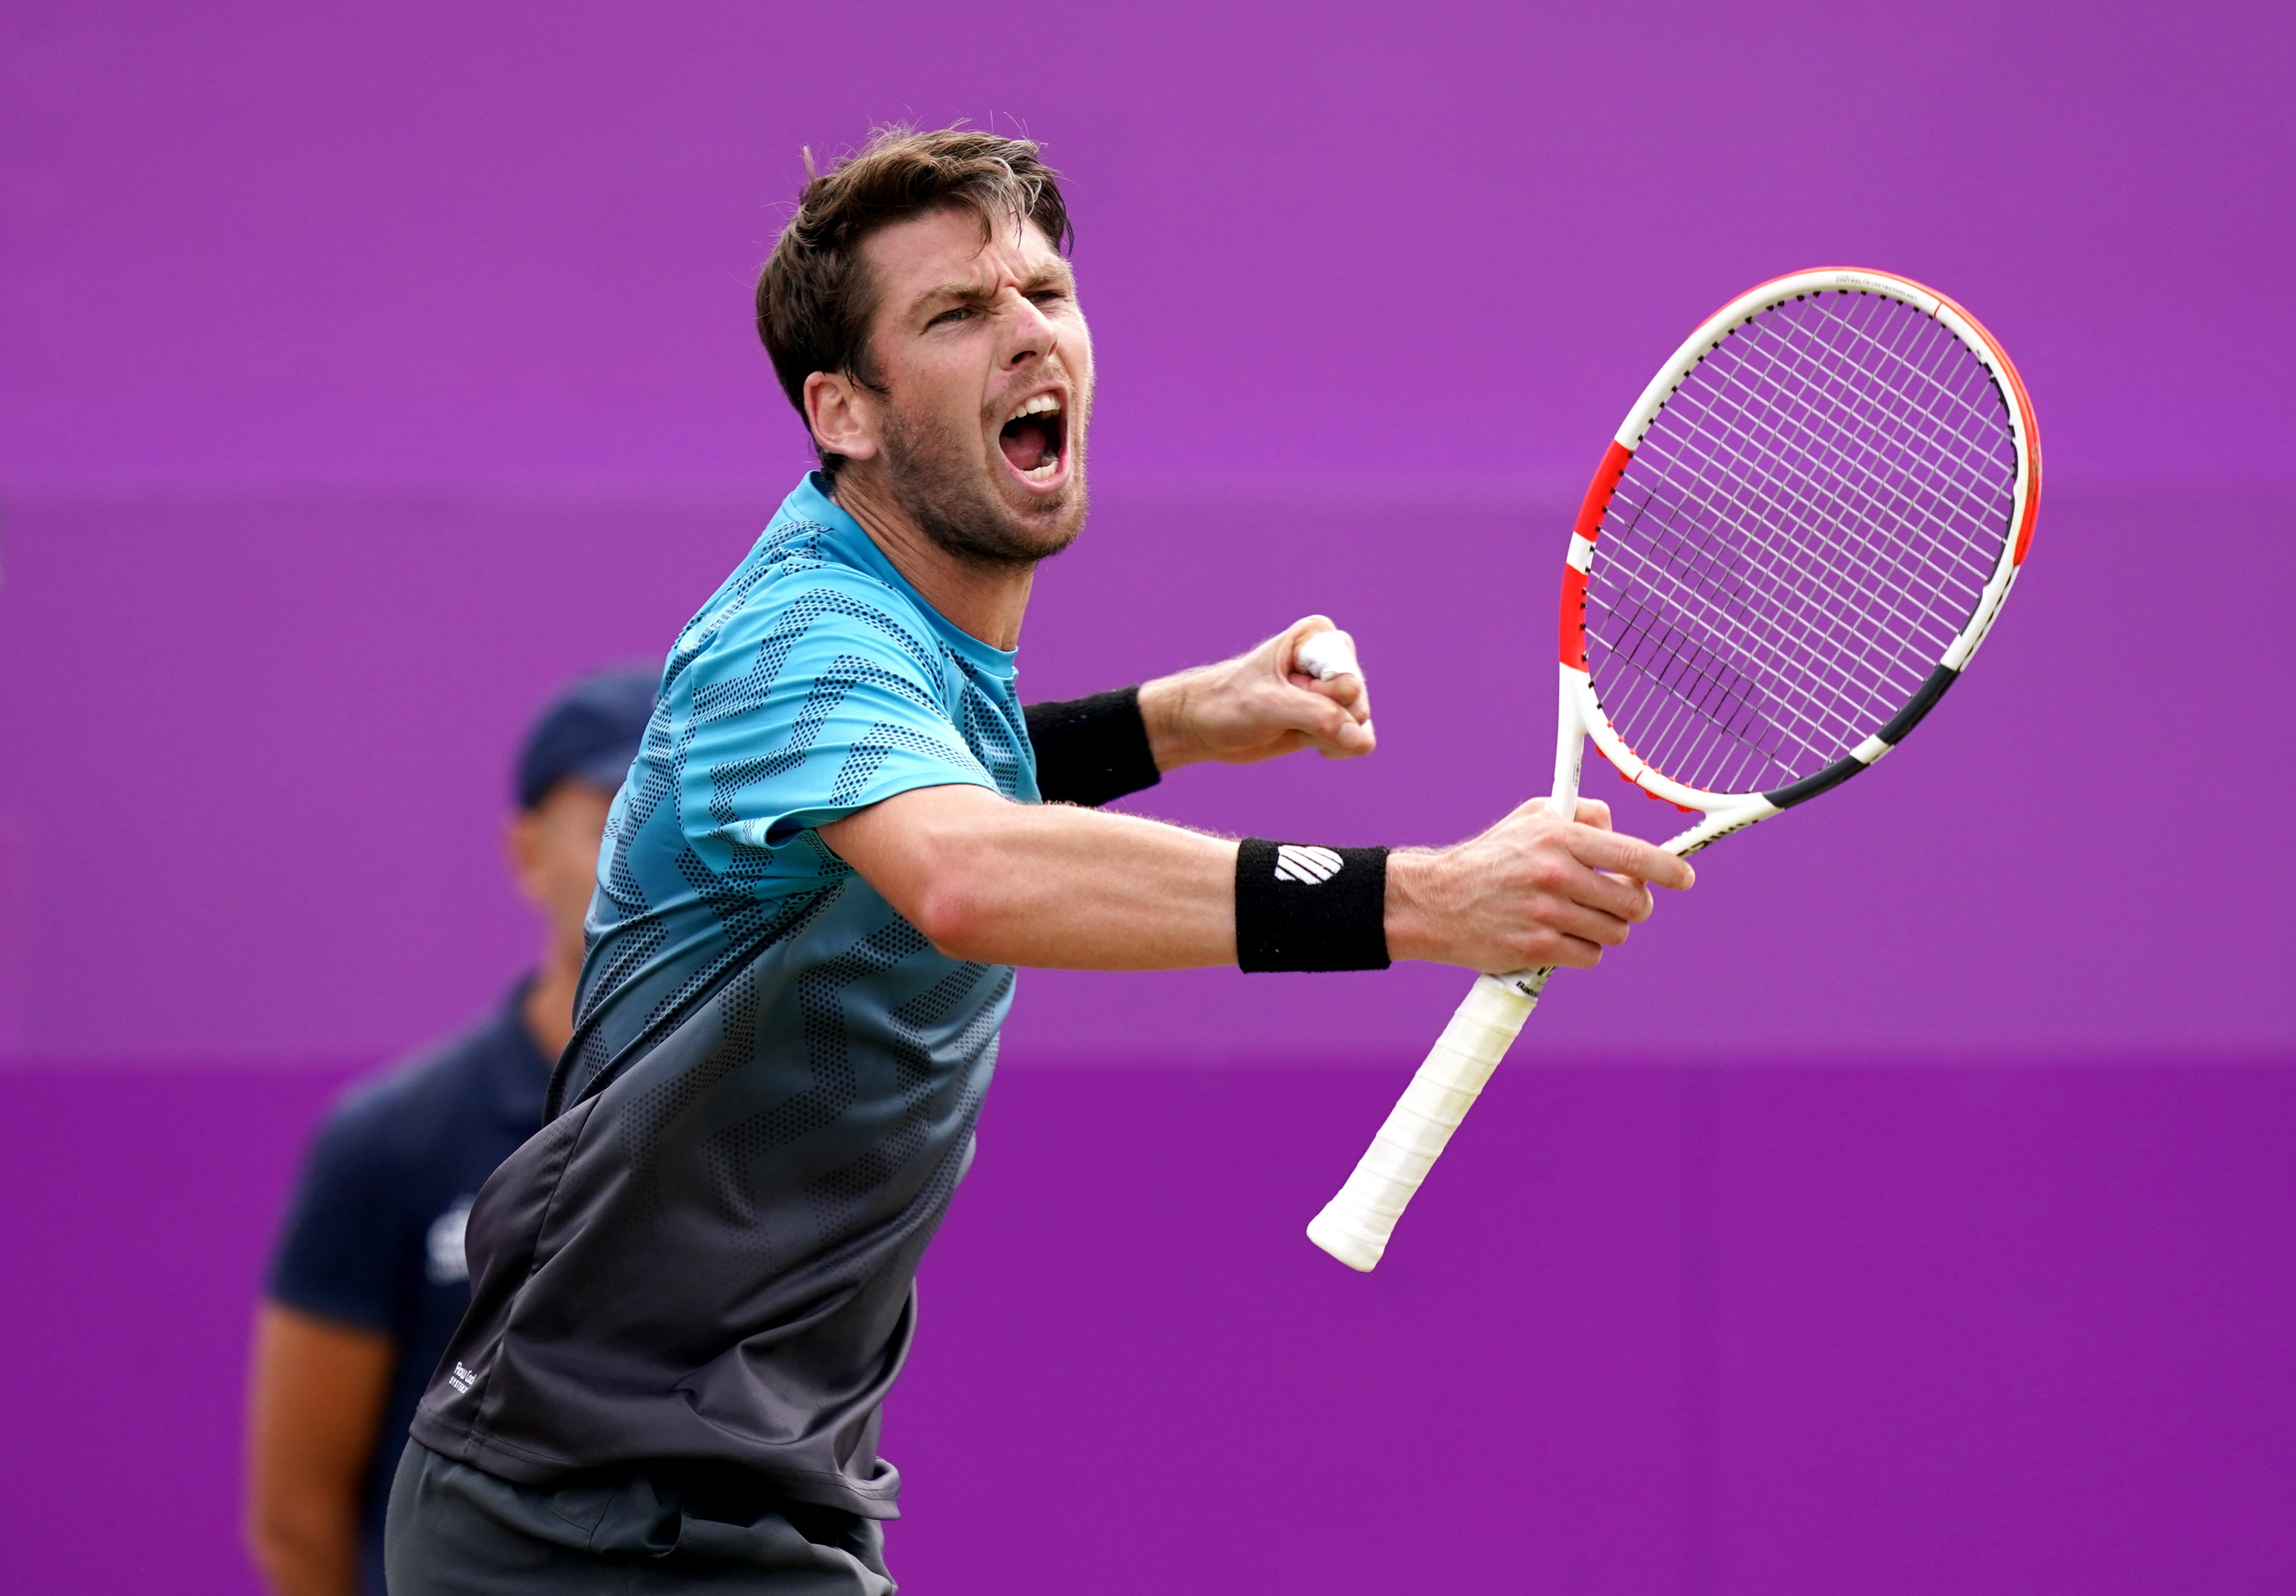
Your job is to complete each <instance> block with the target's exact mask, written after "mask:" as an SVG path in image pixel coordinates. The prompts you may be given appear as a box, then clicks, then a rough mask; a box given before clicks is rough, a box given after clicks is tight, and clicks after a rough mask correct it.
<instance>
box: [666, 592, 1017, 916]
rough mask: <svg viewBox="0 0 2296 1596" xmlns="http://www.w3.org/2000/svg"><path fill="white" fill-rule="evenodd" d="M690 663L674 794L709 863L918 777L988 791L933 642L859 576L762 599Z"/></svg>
mask: <svg viewBox="0 0 2296 1596" xmlns="http://www.w3.org/2000/svg"><path fill="white" fill-rule="evenodd" d="M761 608H764V607H761ZM694 666H695V669H694V670H693V673H692V675H693V687H692V692H693V710H692V719H691V722H690V724H691V725H692V728H693V739H692V741H691V743H690V745H689V747H688V748H687V749H686V754H685V771H684V772H683V784H684V791H683V793H682V795H681V798H682V802H683V804H684V806H685V819H686V825H685V831H686V836H687V839H688V840H689V842H690V843H691V844H692V846H693V848H694V851H695V852H696V853H697V854H698V855H701V858H702V859H703V860H704V861H705V862H706V863H709V864H710V865H711V866H712V867H713V868H715V869H719V870H724V869H726V868H727V867H728V866H729V865H737V863H738V857H739V855H742V854H744V853H750V854H755V853H758V852H763V853H767V854H771V853H774V852H776V851H778V850H780V849H782V848H783V847H786V846H787V845H788V844H789V843H791V841H793V840H794V839H797V838H799V836H801V835H802V834H803V833H805V832H806V831H810V830H811V829H812V828H814V827H816V826H820V825H825V824H827V823H830V822H831V821H834V820H840V819H842V818H844V817H845V816H846V815H848V814H852V813H853V812H854V811H856V810H857V809H865V808H866V807H868V806H870V805H871V804H874V803H879V802H881V801H882V800H884V799H886V798H891V797H893V796H894V795H895V794H896V793H901V792H906V791H909V790H913V789H914V788H919V787H946V786H949V785H952V784H958V783H962V784H964V785H968V786H977V787H986V788H988V789H989V790H992V791H994V790H996V780H995V778H994V777H993V776H991V774H990V773H989V772H988V768H987V767H986V766H985V765H982V763H981V761H980V758H979V757H977V756H976V755H975V754H974V753H973V752H972V749H970V748H969V747H967V746H966V743H965V740H964V736H963V734H962V733H960V732H959V731H958V729H957V727H956V724H955V721H954V719H953V718H952V716H951V713H950V710H949V708H947V703H948V700H950V699H952V698H953V697H954V696H955V688H954V687H953V686H952V685H951V682H950V677H951V674H952V672H953V668H954V667H952V666H951V665H950V664H948V663H947V661H946V660H945V659H944V658H943V656H942V651H941V646H940V644H939V642H938V641H937V640H935V639H934V637H933V636H932V634H931V631H930V630H929V629H928V628H927V627H926V626H924V624H923V623H922V620H921V619H920V618H917V617H916V616H915V615H914V611H913V610H912V609H911V607H910V606H908V605H907V604H906V603H904V602H902V601H901V600H899V599H898V597H897V596H896V595H894V594H892V593H890V592H886V591H885V590H883V589H881V588H878V587H875V586H873V585H871V584H869V583H867V582H865V581H863V580H846V581H840V582H836V583H834V584H831V583H824V584H822V585H816V586H810V587H808V588H807V589H806V590H805V591H803V592H802V593H799V595H798V596H797V597H795V598H793V599H792V600H791V601H790V602H785V603H783V604H779V605H775V606H772V607H770V608H764V612H763V613H759V614H757V615H756V617H755V619H754V623H753V624H751V625H748V626H740V627H729V628H727V629H726V632H725V633H721V634H719V635H718V636H717V638H716V639H714V640H713V642H712V644H711V646H710V648H709V650H708V651H706V652H705V653H704V654H703V655H702V656H701V658H699V659H696V660H695V662H694Z"/></svg>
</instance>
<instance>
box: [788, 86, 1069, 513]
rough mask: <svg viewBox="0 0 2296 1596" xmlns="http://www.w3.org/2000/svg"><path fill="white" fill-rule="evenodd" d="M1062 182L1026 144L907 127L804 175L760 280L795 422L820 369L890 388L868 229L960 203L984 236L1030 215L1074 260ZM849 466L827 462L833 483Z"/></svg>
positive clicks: (829, 458) (838, 460) (883, 133)
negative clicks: (872, 350) (879, 349)
mask: <svg viewBox="0 0 2296 1596" xmlns="http://www.w3.org/2000/svg"><path fill="white" fill-rule="evenodd" d="M806 164H807V166H808V169H809V168H811V166H812V160H811V158H810V157H808V160H807V163H806ZM1060 176H1061V175H1060V174H1059V173H1058V172H1056V171H1054V170H1053V168H1050V167H1048V166H1046V164H1045V163H1044V161H1043V160H1041V159H1039V156H1038V149H1037V145H1036V144H1035V143H1032V142H1030V141H1029V140H1028V139H1021V138H998V137H997V136H996V135H994V134H989V133H974V132H970V131H967V130H966V129H964V128H961V127H943V128H939V129H936V130H935V131H933V132H931V133H919V132H917V131H915V130H914V128H910V127H880V128H878V129H877V130H876V131H875V132H874V133H873V134H871V135H870V137H869V142H868V143H866V144H865V145H864V146H862V149H861V152H860V153H859V154H857V155H853V156H849V157H847V158H846V159H845V160H840V161H839V162H838V163H837V164H836V165H835V166H833V167H832V168H830V169H829V170H828V171H826V172H823V173H821V174H819V175H817V176H808V179H807V182H806V185H805V187H804V188H803V189H802V190H800V191H799V194H798V201H797V214H796V215H795V216H793V217H791V218H790V219H789V225H787V226H786V227H783V229H782V235H781V237H780V238H779V239H777V240H775V243H774V252H773V253H772V254H771V255H769V256H767V258H766V264H765V268H764V270H762V271H761V272H759V273H758V337H759V338H761V339H763V340H765V345H766V352H767V354H768V355H771V356H773V361H774V374H775V376H777V377H779V378H780V379H781V384H782V391H783V393H785V394H787V395H789V401H790V403H791V405H795V406H796V407H797V413H798V414H799V415H800V416H802V415H804V413H805V380H806V379H807V378H808V377H810V376H811V375H813V373H814V372H840V373H842V374H843V375H846V376H849V377H851V378H852V379H853V380H854V381H857V382H859V383H861V384H862V385H863V386H865V387H867V388H871V389H877V390H878V391H882V387H883V385H882V383H881V381H880V379H879V378H878V375H877V372H876V370H875V367H874V365H873V363H872V361H871V359H870V355H869V320H870V317H871V316H872V315H874V314H875V311H876V308H877V300H876V293H875V290H874V285H873V284H872V283H871V282H869V277H868V274H867V272H865V270H864V269H863V265H862V259H861V245H862V243H863V242H864V241H865V240H866V239H867V238H868V237H869V235H870V234H871V233H875V232H877V231H878V230H879V229H881V228H884V227H890V226H891V225H894V224H895V223H897V222H906V221H908V220H909V219H910V218H912V217H920V216H923V215H926V214H927V213H929V212H931V211H935V210H939V209H945V208H947V207H952V206H954V207H957V208H959V209H965V210H970V211H972V213H973V214H974V215H975V216H977V217H980V225H981V229H982V236H983V238H984V239H985V238H986V237H987V233H988V228H990V227H992V226H994V225H996V222H997V221H998V220H999V219H1000V218H1003V217H1026V218H1027V219H1028V220H1029V221H1031V222H1034V223H1035V224H1036V225H1037V226H1038V227H1040V228H1042V229H1043V230H1044V233H1045V236H1046V238H1049V239H1050V240H1052V241H1053V246H1054V248H1055V249H1057V250H1061V251H1062V253H1066V252H1067V251H1068V250H1069V249H1070V246H1071V245H1073V244H1074V242H1075V241H1076V230H1075V229H1074V228H1073V227H1071V226H1070V225H1069V211H1068V204H1067V202H1066V201H1063V200H1062V198H1061V186H1060ZM844 463H845V461H844V457H843V456H842V455H838V454H829V453H827V452H825V451H824V452H822V454H821V465H822V469H823V470H824V471H827V472H829V473H830V474H831V475H832V476H834V475H835V474H836V473H837V471H838V469H839V468H840V466H842V465H843V464H844Z"/></svg>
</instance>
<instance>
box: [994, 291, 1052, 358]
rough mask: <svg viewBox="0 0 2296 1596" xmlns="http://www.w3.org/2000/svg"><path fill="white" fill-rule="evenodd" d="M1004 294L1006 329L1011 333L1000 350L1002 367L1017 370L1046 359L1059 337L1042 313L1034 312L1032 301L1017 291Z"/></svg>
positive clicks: (1039, 311)
mask: <svg viewBox="0 0 2296 1596" xmlns="http://www.w3.org/2000/svg"><path fill="white" fill-rule="evenodd" d="M1006 292H1007V295H1008V296H1009V303H1008V307H1007V311H1008V320H1007V322H1006V325H1007V326H1008V327H1009V328H1010V330H1011V331H1010V341H1009V342H1008V343H1007V344H1006V346H1005V364H1006V365H1007V366H1011V367H1014V368H1018V367H1020V366H1022V365H1026V364H1028V363H1029V361H1031V360H1042V359H1044V358H1045V357H1046V356H1048V355H1050V354H1051V353H1052V352H1053V346H1054V343H1055V342H1057V341H1058V340H1059V338H1060V334H1059V333H1058V332H1056V331H1054V328H1053V323H1051V322H1050V321H1048V320H1047V319H1046V316H1045V313H1044V312H1043V311H1042V310H1040V309H1038V308H1037V302H1036V301H1035V300H1034V299H1030V298H1029V296H1028V295H1026V294H1024V293H1022V292H1021V291H1019V290H1018V289H1010V290H1007V291H1006Z"/></svg>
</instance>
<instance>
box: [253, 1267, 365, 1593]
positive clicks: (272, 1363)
mask: <svg viewBox="0 0 2296 1596" xmlns="http://www.w3.org/2000/svg"><path fill="white" fill-rule="evenodd" d="M397 1356H398V1354H397V1349H396V1346H394V1344H393V1343H392V1341H391V1339H390V1338H389V1337H387V1336H382V1335H379V1334H376V1333H374V1332H373V1331H370V1330H358V1329H355V1328H353V1327H350V1326H348V1325H339V1324H334V1323H332V1322H328V1321H325V1320H322V1319H316V1318H313V1317H312V1316H310V1315H309V1314H304V1313H301V1312H299V1311H298V1310H296V1309H293V1308H290V1307H287V1306H285V1305H283V1304H280V1303H275V1302H266V1303H265V1304H264V1305H263V1306H262V1308H261V1310H260V1311H259V1312H258V1314H257V1318H256V1338H255V1356H254V1360H253V1367H252V1369H251V1370H250V1380H249V1391H248V1436H247V1464H248V1479H247V1518H246V1533H247V1546H248V1551H250V1553H251V1554H252V1555H253V1556H254V1559H255V1560H256V1562H257V1564H258V1566H259V1567H261V1568H262V1569H263V1574H264V1578H265V1579H266V1582H267V1583H268V1584H269V1585H270V1587H271V1589H272V1591H273V1592H275V1596H350V1593H351V1592H352V1590H353V1589H354V1588H355V1587H356V1585H357V1568H358V1549H359V1532H360V1527H361V1526H360V1510H361V1509H360V1487H361V1486H362V1484H363V1483H364V1481H365V1472H366V1465H367V1460H368V1459H369V1458H370V1457H371V1456H372V1455H373V1452H374V1447H375V1441H376V1436H377V1435H378V1434H379V1433H380V1429H381V1420H382V1409H383V1402H384V1398H385V1395H386V1394H387V1390H388V1386H389V1377H390V1371H391V1369H392V1368H393V1366H394V1364H395V1363H396V1360H397Z"/></svg>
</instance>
